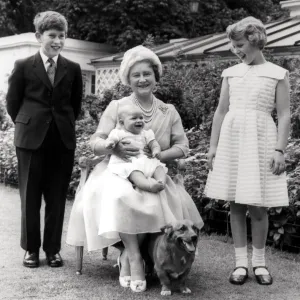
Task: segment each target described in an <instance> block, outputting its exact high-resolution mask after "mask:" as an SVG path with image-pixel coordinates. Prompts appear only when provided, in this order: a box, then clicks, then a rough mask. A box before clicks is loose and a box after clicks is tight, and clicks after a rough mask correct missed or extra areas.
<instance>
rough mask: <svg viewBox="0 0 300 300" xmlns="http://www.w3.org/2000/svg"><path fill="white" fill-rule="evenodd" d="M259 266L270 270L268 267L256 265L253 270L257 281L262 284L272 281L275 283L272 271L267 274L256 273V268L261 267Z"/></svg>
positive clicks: (268, 283)
mask: <svg viewBox="0 0 300 300" xmlns="http://www.w3.org/2000/svg"><path fill="white" fill-rule="evenodd" d="M259 268H263V269H266V270H267V271H268V272H269V270H268V268H267V267H265V266H258V267H254V268H253V272H254V275H255V279H256V281H257V282H258V283H259V284H261V285H270V284H272V283H273V278H272V276H271V274H270V272H269V274H267V275H256V274H255V270H256V269H259Z"/></svg>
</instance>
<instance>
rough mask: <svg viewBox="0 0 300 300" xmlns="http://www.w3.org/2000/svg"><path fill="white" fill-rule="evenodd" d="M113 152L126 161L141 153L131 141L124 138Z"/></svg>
mask: <svg viewBox="0 0 300 300" xmlns="http://www.w3.org/2000/svg"><path fill="white" fill-rule="evenodd" d="M113 153H114V154H115V155H117V156H119V157H120V158H122V159H124V160H125V161H129V158H130V157H132V156H137V155H138V154H139V153H140V150H139V149H138V148H137V147H134V146H132V145H131V143H130V141H128V140H126V139H124V140H122V141H120V142H119V143H118V144H117V145H116V146H115V148H114V149H113Z"/></svg>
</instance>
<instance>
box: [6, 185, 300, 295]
mask: <svg viewBox="0 0 300 300" xmlns="http://www.w3.org/2000/svg"><path fill="white" fill-rule="evenodd" d="M71 206H72V202H71V201H68V202H67V207H66V216H65V226H64V236H63V244H62V251H61V254H62V257H63V258H64V261H65V265H64V267H62V268H57V269H51V268H50V267H48V266H47V265H46V262H45V256H44V253H43V252H42V253H41V266H40V267H39V268H37V269H27V268H24V267H23V266H22V258H23V250H22V249H21V248H20V246H19V238H20V200H19V195H18V190H17V189H13V188H9V187H5V186H4V185H1V184H0V229H1V240H2V242H1V244H0V299H5V300H8V299H14V300H15V299H22V300H23V299H24V300H25V299H26V300H27V299H28V300H29V299H38V300H44V299H57V300H66V299H70V300H71V299H72V300H73V299H74V300H76V299H81V300H83V299H99V300H101V299H114V300H126V299H129V300H131V299H153V300H155V299H162V298H163V297H162V296H160V286H159V283H158V282H157V281H155V280H154V281H150V282H149V283H148V289H147V291H146V292H145V293H142V294H133V293H132V292H131V291H130V290H128V289H124V288H121V287H120V286H119V284H118V269H117V268H114V267H113V265H114V264H115V263H116V257H117V255H118V253H117V251H116V250H115V249H112V248H110V249H109V256H108V260H107V261H103V260H102V259H101V253H100V251H99V252H92V253H86V252H85V254H84V264H83V274H82V275H81V276H77V275H75V254H74V249H73V247H70V246H68V245H66V244H65V242H64V240H65V233H66V228H67V221H68V219H69V214H70V209H71ZM224 240H225V239H224V237H222V236H202V237H201V240H200V242H199V245H198V254H197V257H196V260H195V263H194V265H193V268H192V271H191V273H190V275H189V278H188V287H189V288H190V289H191V290H192V294H191V295H180V294H178V293H175V294H174V295H172V296H171V297H169V298H170V299H201V300H215V299H228V300H244V299H247V300H300V255H299V254H298V255H297V254H291V253H287V252H280V251H278V250H276V249H273V248H268V249H267V259H268V265H269V268H270V270H271V272H272V274H273V276H274V284H273V285H271V286H260V285H258V284H257V283H256V282H255V279H254V278H253V274H252V272H250V279H249V280H248V281H247V283H246V284H245V285H243V286H234V285H231V284H230V283H229V282H228V276H229V273H230V271H231V270H232V267H233V245H232V242H231V241H229V242H227V243H226V242H224ZM249 251H251V248H249Z"/></svg>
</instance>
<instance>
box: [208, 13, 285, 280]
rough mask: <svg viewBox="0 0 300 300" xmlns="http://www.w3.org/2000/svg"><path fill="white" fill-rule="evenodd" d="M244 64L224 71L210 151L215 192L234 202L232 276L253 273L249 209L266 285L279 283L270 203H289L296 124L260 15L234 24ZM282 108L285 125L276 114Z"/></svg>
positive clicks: (232, 33) (259, 275)
mask: <svg viewBox="0 0 300 300" xmlns="http://www.w3.org/2000/svg"><path fill="white" fill-rule="evenodd" d="M227 35H228V37H229V39H230V41H231V43H232V50H233V52H234V53H235V54H236V55H237V56H238V57H239V58H240V59H241V60H242V63H240V64H238V65H235V66H233V67H230V68H228V69H226V70H224V71H223V73H222V77H223V82H222V88H221V95H220V101H219V105H218V107H217V110H216V112H215V115H214V119H213V126H212V133H211V140H210V149H209V152H208V155H207V158H208V167H209V169H210V170H211V171H210V173H209V176H208V180H207V184H206V188H205V193H206V195H207V196H208V197H211V198H215V199H222V200H226V201H230V222H231V229H232V236H233V241H234V246H235V259H236V267H235V269H234V271H233V272H232V273H231V276H230V278H229V281H230V282H231V283H233V284H243V283H244V282H245V281H246V279H247V277H248V257H247V230H246V212H247V210H248V211H249V214H250V217H251V229H252V230H251V231H252V244H253V255H252V267H253V271H254V274H255V278H256V280H257V282H258V283H259V284H263V285H268V284H272V277H271V275H270V273H269V271H268V270H267V268H266V264H265V243H266V239H267V233H268V215H267V208H268V207H274V206H275V207H276V206H286V205H288V204H289V200H288V193H287V183H286V175H285V172H284V171H285V159H284V150H285V147H286V144H287V139H288V134H289V127H290V109H289V104H290V100H289V82H288V71H287V70H285V69H283V68H281V67H279V66H277V65H275V64H273V63H270V62H267V61H266V60H265V58H264V55H263V53H262V49H263V48H264V45H265V44H266V40H267V37H266V31H265V28H264V25H263V24H262V22H261V21H260V20H257V19H255V18H253V17H248V18H245V19H243V20H241V21H239V22H237V23H235V24H233V25H230V26H229V27H228V28H227ZM274 108H276V110H277V116H278V130H277V128H276V125H275V123H274V121H273V119H272V117H271V112H272V111H273V109H274Z"/></svg>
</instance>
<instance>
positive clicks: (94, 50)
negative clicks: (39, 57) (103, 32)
mask: <svg viewBox="0 0 300 300" xmlns="http://www.w3.org/2000/svg"><path fill="white" fill-rule="evenodd" d="M39 48H40V44H39V43H38V41H37V40H36V38H35V35H34V33H31V32H28V33H23V34H18V35H13V36H7V37H2V38H0V66H1V67H0V91H4V92H6V90H7V79H8V76H9V74H10V72H11V71H12V69H13V66H14V62H15V61H16V60H17V59H20V58H25V57H28V56H30V55H33V54H35V53H36V52H37V51H38V50H39ZM114 52H116V50H115V49H114V48H113V47H111V46H109V45H106V44H101V43H93V42H88V41H81V40H75V39H71V38H67V39H66V42H65V46H64V49H63V50H62V52H61V54H62V55H63V56H65V57H66V58H68V59H70V60H72V61H75V62H77V63H79V64H80V66H81V69H82V74H83V78H84V82H85V84H84V92H85V95H87V94H95V93H96V85H95V83H96V77H95V68H94V67H93V66H92V65H91V64H90V61H91V59H94V58H95V57H100V56H103V55H107V54H111V53H114Z"/></svg>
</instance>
